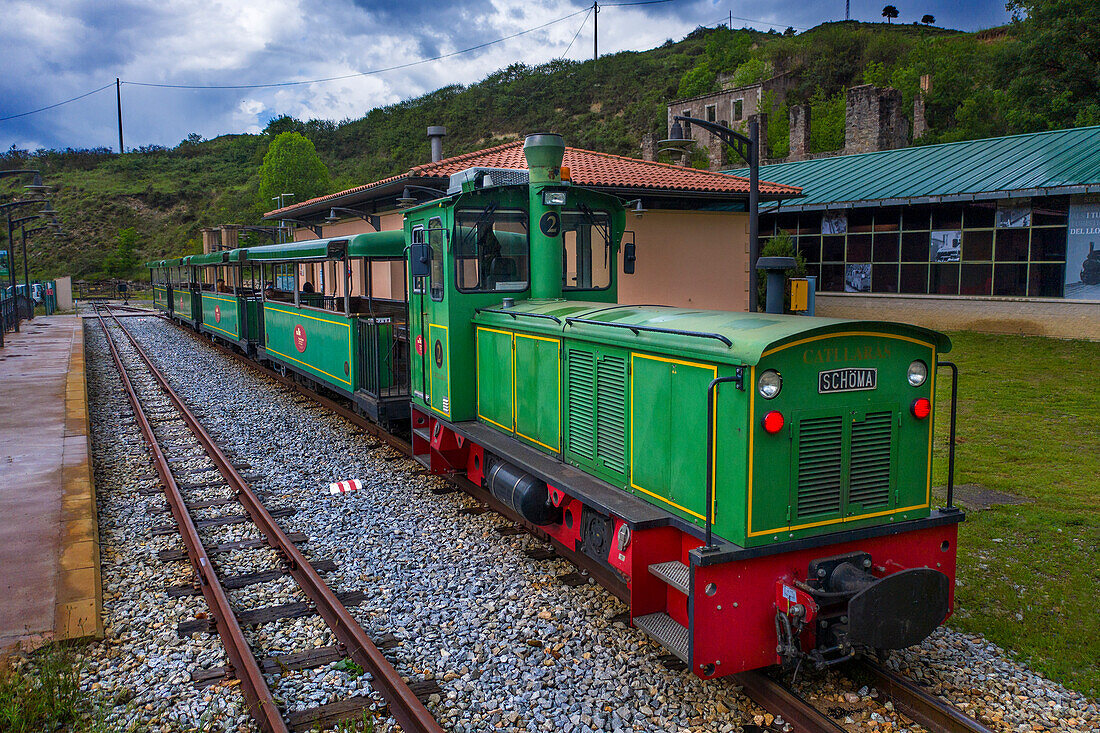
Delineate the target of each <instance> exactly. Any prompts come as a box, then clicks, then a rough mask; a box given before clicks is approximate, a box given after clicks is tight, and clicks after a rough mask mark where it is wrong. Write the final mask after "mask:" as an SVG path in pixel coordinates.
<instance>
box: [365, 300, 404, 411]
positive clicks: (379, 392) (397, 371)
mask: <svg viewBox="0 0 1100 733" xmlns="http://www.w3.org/2000/svg"><path fill="white" fill-rule="evenodd" d="M358 321H359V324H358V328H359V389H362V390H364V391H366V392H368V393H369V394H372V395H374V396H376V397H405V396H408V394H409V377H408V375H409V329H408V325H407V324H406V323H405V322H404V320H403V319H400V320H399V319H396V318H387V317H382V318H359V319H358Z"/></svg>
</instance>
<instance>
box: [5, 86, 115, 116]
mask: <svg viewBox="0 0 1100 733" xmlns="http://www.w3.org/2000/svg"><path fill="white" fill-rule="evenodd" d="M114 85H115V83H114V82H111V83H110V84H104V85H103V86H101V87H100V88H99V89H93V90H92V91H90V92H85V93H84V94H81V95H80V96H78V97H73V98H72V99H66V100H65V101H64V102H57V103H56V104H50V105H47V106H45V107H39V108H38V109H32V110H31V111H30V112H20V113H19V114H17V115H8V116H7V117H0V122H3V121H5V120H14V119H16V118H17V117H26V116H27V115H33V114H37V113H39V112H45V111H46V110H48V109H53V108H54V107H60V106H61V105H63V104H68V103H69V102H75V101H76V100H78V99H84V97H90V96H92V95H93V94H96V93H97V92H102V91H103V90H104V89H110V88H111V87H113V86H114Z"/></svg>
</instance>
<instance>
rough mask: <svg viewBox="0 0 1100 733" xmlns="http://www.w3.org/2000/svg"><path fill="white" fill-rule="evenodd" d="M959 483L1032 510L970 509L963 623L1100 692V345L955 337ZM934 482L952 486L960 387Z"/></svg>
mask: <svg viewBox="0 0 1100 733" xmlns="http://www.w3.org/2000/svg"><path fill="white" fill-rule="evenodd" d="M950 336H951V340H952V342H953V343H954V348H953V349H952V351H951V352H950V353H949V354H946V355H945V356H944V358H945V359H949V360H951V361H954V362H955V363H957V364H958V365H959V370H960V377H959V420H958V438H959V440H958V447H957V452H956V461H955V483H956V484H979V485H981V486H982V487H984V488H986V489H994V490H996V491H1002V492H1008V493H1010V494H1016V495H1018V496H1021V497H1026V498H1027V499H1029V500H1030V501H1029V502H1028V503H1026V504H1021V505H1016V506H995V507H993V508H991V509H987V510H984V511H971V512H968V516H967V520H966V522H965V523H963V524H962V525H961V527H960V530H959V579H960V580H961V582H962V585H961V586H959V587H958V589H957V591H956V600H957V603H956V611H957V612H956V614H955V615H954V616H953V618H952V620H951V621H950V622H949V623H950V624H951V625H952V626H954V627H956V628H959V629H962V630H965V631H976V632H980V633H982V634H984V635H985V636H986V637H987V638H988V639H990V640H991V641H993V642H994V643H996V644H998V645H999V646H1001V647H1002V648H1004V649H1007V650H1012V651H1014V652H1015V653H1017V654H1018V655H1019V658H1020V659H1023V660H1024V661H1026V662H1027V663H1028V664H1029V665H1030V666H1031V667H1032V668H1033V669H1035V670H1036V671H1038V672H1040V673H1042V674H1044V675H1046V676H1047V677H1050V678H1051V679H1054V680H1057V681H1059V682H1061V683H1063V684H1065V685H1066V686H1067V687H1071V688H1073V689H1076V690H1079V691H1081V692H1083V693H1085V694H1087V695H1089V696H1092V697H1096V696H1097V695H1100V633H1098V632H1100V603H1098V602H1097V598H1098V597H1100V343H1093V342H1088V341H1061V340H1055V339H1047V338H1036V337H1019V336H996V335H987V334H977V333H969V332H960V333H952V334H950ZM936 387H937V388H936V399H937V401H936V406H937V410H938V412H937V421H936V422H937V424H936V447H935V459H936V468H935V478H934V483H936V484H941V485H942V484H945V483H946V481H947V435H948V424H949V421H948V415H949V414H950V404H951V403H950V379H941V380H940V382H939V384H937V386H936Z"/></svg>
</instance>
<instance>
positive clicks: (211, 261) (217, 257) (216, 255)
mask: <svg viewBox="0 0 1100 733" xmlns="http://www.w3.org/2000/svg"><path fill="white" fill-rule="evenodd" d="M227 254H229V253H228V252H225V251H224V250H223V251H221V252H209V253H207V254H202V255H192V256H191V264H192V265H220V264H222V263H224V262H226V255H227Z"/></svg>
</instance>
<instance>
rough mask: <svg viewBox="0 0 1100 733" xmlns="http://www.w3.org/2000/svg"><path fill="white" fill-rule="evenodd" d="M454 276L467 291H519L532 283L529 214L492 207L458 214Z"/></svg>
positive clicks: (462, 289) (460, 287)
mask: <svg viewBox="0 0 1100 733" xmlns="http://www.w3.org/2000/svg"><path fill="white" fill-rule="evenodd" d="M454 242H455V246H454V250H455V276H456V279H457V282H458V289H459V290H460V291H462V292H464V293H493V292H519V291H521V290H526V289H527V286H528V284H529V282H530V274H529V273H530V258H531V242H530V236H529V233H528V228H527V214H526V212H523V211H502V210H498V209H496V208H495V206H489V207H486V208H485V209H466V210H462V211H459V212H458V213H457V214H456V215H455V235H454Z"/></svg>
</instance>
